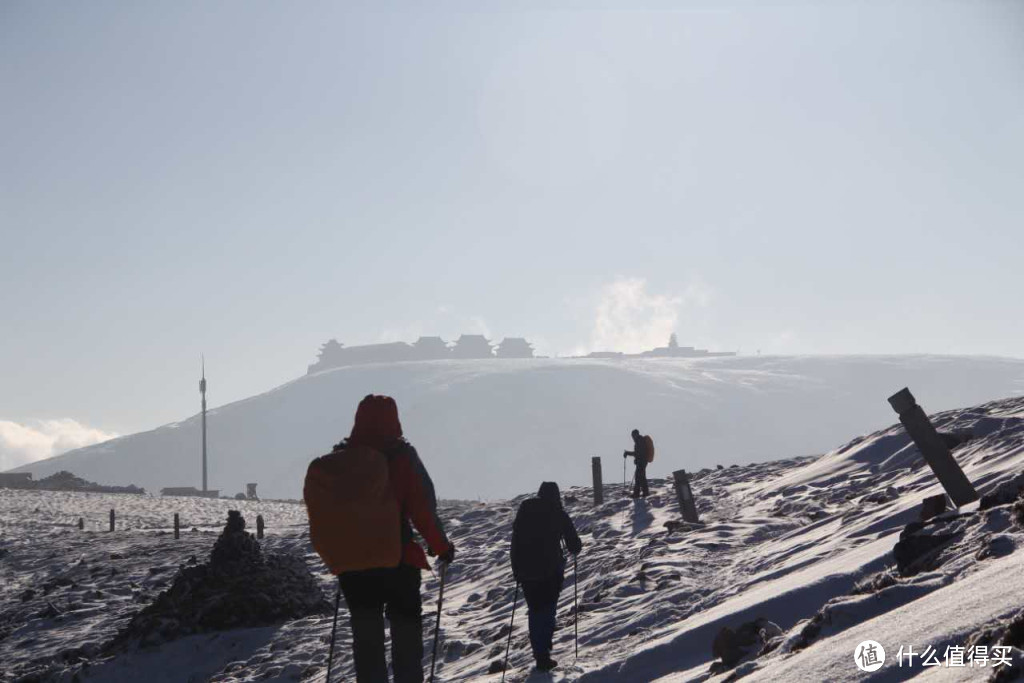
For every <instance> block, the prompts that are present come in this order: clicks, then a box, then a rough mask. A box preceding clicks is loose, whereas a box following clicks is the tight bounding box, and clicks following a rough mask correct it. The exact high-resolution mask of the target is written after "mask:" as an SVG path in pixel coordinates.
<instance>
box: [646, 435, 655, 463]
mask: <svg viewBox="0 0 1024 683" xmlns="http://www.w3.org/2000/svg"><path fill="white" fill-rule="evenodd" d="M644 443H645V444H646V445H647V462H648V463H652V462H654V439H652V438H651V435H650V434H648V435H647V436H645V437H644Z"/></svg>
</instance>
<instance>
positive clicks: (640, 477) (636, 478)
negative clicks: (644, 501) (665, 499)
mask: <svg viewBox="0 0 1024 683" xmlns="http://www.w3.org/2000/svg"><path fill="white" fill-rule="evenodd" d="M630 435H631V436H632V437H633V450H631V451H623V452H622V457H623V458H625V457H629V456H632V458H633V464H634V465H636V471H635V472H634V473H633V497H634V498H639V497H640V495H641V493H642V494H643V497H644V498H646V497H647V494H648V493H649V491H648V490H647V462H648V461H649V460H650V453H648V452H647V440H646V439H645V438H644V436H643V435H642V434H641V433H640V430H639V429H634V430H633V431H632V433H631V434H630Z"/></svg>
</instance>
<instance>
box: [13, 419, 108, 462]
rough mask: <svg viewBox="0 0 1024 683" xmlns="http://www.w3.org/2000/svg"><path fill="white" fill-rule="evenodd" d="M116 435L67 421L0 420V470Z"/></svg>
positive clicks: (70, 420)
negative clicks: (22, 421) (25, 421)
mask: <svg viewBox="0 0 1024 683" xmlns="http://www.w3.org/2000/svg"><path fill="white" fill-rule="evenodd" d="M116 436H118V435H117V434H115V433H113V432H104V431H103V430H100V429H96V428H95V427H89V426H88V425H84V424H82V423H81V422H78V421H77V420H72V419H71V418H62V419H57V420H32V421H30V422H28V423H24V424H22V423H18V422H11V421H9V420H0V471H4V470H9V469H11V468H13V467H20V466H21V465H27V464H29V463H32V462H35V461H37V460H43V459H45V458H50V457H52V456H54V455H60V454H61V453H64V452H66V451H70V450H73V449H75V448H81V447H83V446H91V445H92V444H95V443H100V442H101V441H107V440H108V439H113V438H114V437H116Z"/></svg>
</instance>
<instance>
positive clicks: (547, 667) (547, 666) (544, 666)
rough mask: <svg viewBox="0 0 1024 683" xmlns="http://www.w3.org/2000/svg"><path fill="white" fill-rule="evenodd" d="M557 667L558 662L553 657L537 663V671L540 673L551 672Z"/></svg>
mask: <svg viewBox="0 0 1024 683" xmlns="http://www.w3.org/2000/svg"><path fill="white" fill-rule="evenodd" d="M556 666H558V662H556V661H555V660H553V659H551V657H548V658H546V659H542V660H540V661H539V662H537V670H538V671H551V670H552V669H554V668H555V667H556Z"/></svg>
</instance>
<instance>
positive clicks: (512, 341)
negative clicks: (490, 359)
mask: <svg viewBox="0 0 1024 683" xmlns="http://www.w3.org/2000/svg"><path fill="white" fill-rule="evenodd" d="M495 354H496V355H497V356H498V358H533V347H532V346H531V345H530V342H528V341H526V340H525V339H523V338H522V337H505V339H504V340H502V342H501V343H500V344H498V347H497V348H496V349H495Z"/></svg>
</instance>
